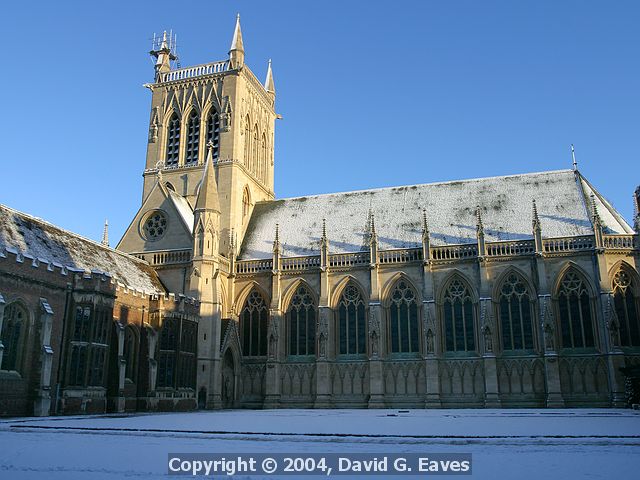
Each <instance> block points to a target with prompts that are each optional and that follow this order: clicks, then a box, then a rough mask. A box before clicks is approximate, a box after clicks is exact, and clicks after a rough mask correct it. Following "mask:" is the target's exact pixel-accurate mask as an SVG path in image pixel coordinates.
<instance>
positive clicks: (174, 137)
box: [165, 113, 180, 165]
mask: <svg viewBox="0 0 640 480" xmlns="http://www.w3.org/2000/svg"><path fill="white" fill-rule="evenodd" d="M179 156H180V119H179V118H178V114H176V113H174V114H173V115H171V118H170V119H169V125H168V126H167V155H166V162H165V163H166V164H167V165H177V164H178V157H179Z"/></svg>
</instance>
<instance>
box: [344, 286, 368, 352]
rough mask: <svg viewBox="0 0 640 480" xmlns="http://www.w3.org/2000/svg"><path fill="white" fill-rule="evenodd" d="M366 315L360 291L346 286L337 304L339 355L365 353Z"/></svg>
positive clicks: (354, 287)
mask: <svg viewBox="0 0 640 480" xmlns="http://www.w3.org/2000/svg"><path fill="white" fill-rule="evenodd" d="M366 321H367V320H366V314H365V305H364V300H363V299H362V294H361V293H360V289H358V288H357V287H356V286H355V285H353V284H351V283H350V284H348V285H347V286H346V287H345V288H344V290H343V291H342V295H341V296H340V303H339V304H338V333H339V339H340V342H339V348H338V351H339V353H340V355H361V354H365V353H367V351H366V345H367V342H366V339H367V336H366V335H367V332H366V328H367V327H366V325H367V323H366Z"/></svg>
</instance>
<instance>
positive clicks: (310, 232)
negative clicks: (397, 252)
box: [239, 170, 633, 260]
mask: <svg viewBox="0 0 640 480" xmlns="http://www.w3.org/2000/svg"><path fill="white" fill-rule="evenodd" d="M591 193H593V194H594V196H595V202H596V205H597V208H598V212H599V214H600V217H601V219H602V221H603V224H604V226H605V232H606V233H633V231H632V229H631V227H630V226H629V225H628V224H627V223H626V222H625V220H624V219H623V218H622V217H621V216H620V215H619V214H618V213H617V212H616V211H615V210H614V209H613V207H612V206H611V205H610V204H609V202H607V201H606V200H605V199H604V198H603V197H602V196H601V195H600V194H599V193H598V192H597V191H596V190H595V189H594V188H593V187H592V186H591V184H589V182H587V181H586V179H584V177H582V175H580V174H579V173H577V172H574V171H572V170H559V171H551V172H542V173H529V174H521V175H509V176H502V177H490V178H479V179H472V180H462V181H454V182H442V183H430V184H422V185H410V186H403V187H393V188H380V189H374V190H362V191H355V192H345V193H334V194H326V195H315V196H308V197H297V198H288V199H281V200H274V201H268V202H259V203H257V204H256V206H255V208H254V210H253V213H252V216H251V220H250V222H249V225H248V227H247V231H246V234H245V237H244V240H243V244H242V247H241V250H240V255H239V258H240V259H244V260H246V259H264V258H270V257H271V256H272V246H273V237H274V232H275V225H276V224H279V226H280V227H279V228H280V242H281V244H282V247H283V255H285V256H306V255H318V254H319V250H320V235H321V231H322V219H323V218H326V222H327V236H328V239H329V248H330V252H331V253H346V252H357V251H360V250H363V249H365V248H367V234H366V232H367V223H368V217H369V211H371V212H373V214H374V216H375V223H376V232H377V234H378V241H379V248H380V249H394V248H416V247H419V246H420V245H421V235H422V209H423V208H424V209H426V210H427V219H428V223H429V230H430V234H431V243H432V245H434V246H437V245H445V244H464V243H475V242H476V241H477V240H476V216H475V211H476V206H478V205H479V206H480V208H481V212H482V221H483V224H484V232H485V239H486V241H488V242H494V241H501V240H520V239H531V238H533V234H532V226H531V221H532V202H533V200H534V199H535V200H536V203H537V207H538V214H539V217H540V222H541V226H542V236H543V237H566V236H579V235H589V234H593V227H592V224H591V220H590V213H589V212H590V211H591V207H590V203H591V201H590V195H591Z"/></svg>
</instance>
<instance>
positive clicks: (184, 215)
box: [168, 190, 193, 233]
mask: <svg viewBox="0 0 640 480" xmlns="http://www.w3.org/2000/svg"><path fill="white" fill-rule="evenodd" d="M168 191H169V198H170V199H171V201H172V202H173V204H174V206H175V207H176V210H177V211H178V214H179V215H180V218H181V219H182V223H184V226H185V227H186V228H187V230H188V231H189V233H191V232H193V210H191V205H189V202H188V201H187V199H186V198H185V197H183V196H182V195H178V194H177V193H176V192H174V191H172V190H168Z"/></svg>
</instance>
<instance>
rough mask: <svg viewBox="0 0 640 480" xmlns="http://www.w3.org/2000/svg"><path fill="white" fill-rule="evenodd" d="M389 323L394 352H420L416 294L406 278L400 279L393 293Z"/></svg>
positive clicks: (392, 350)
mask: <svg viewBox="0 0 640 480" xmlns="http://www.w3.org/2000/svg"><path fill="white" fill-rule="evenodd" d="M389 324H390V325H389V327H390V330H391V352H392V353H418V352H420V326H419V325H418V304H417V302H416V294H415V292H414V290H413V288H411V286H409V283H408V282H406V281H405V280H400V281H399V282H398V283H397V284H396V286H395V287H394V289H393V291H392V293H391V303H390V305H389Z"/></svg>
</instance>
